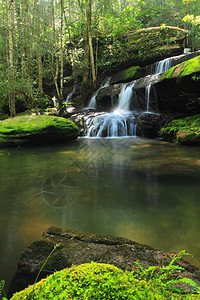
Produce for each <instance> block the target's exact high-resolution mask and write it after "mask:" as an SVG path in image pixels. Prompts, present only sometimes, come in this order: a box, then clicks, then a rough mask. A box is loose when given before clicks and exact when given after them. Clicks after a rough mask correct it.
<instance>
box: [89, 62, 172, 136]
mask: <svg viewBox="0 0 200 300" xmlns="http://www.w3.org/2000/svg"><path fill="white" fill-rule="evenodd" d="M170 68H171V58H167V59H164V60H162V61H159V62H157V63H155V64H154V65H153V66H152V69H151V74H150V75H148V76H146V77H147V78H146V82H147V85H146V87H145V102H146V111H145V112H144V113H148V114H149V113H154V111H153V110H152V107H151V109H150V100H151V96H153V95H154V98H157V97H156V95H155V94H156V91H154V90H153V92H154V93H152V84H153V83H154V82H156V81H157V80H158V79H157V77H158V74H159V73H163V72H165V71H168V70H169V69H170ZM110 79H111V78H108V79H107V80H106V81H105V82H104V83H103V84H102V85H101V87H100V88H99V89H98V91H97V92H96V93H95V94H94V95H93V97H92V98H91V100H90V102H89V105H88V108H96V96H97V95H98V93H99V91H100V90H101V89H103V88H104V87H107V86H109V82H110ZM139 80H140V79H139ZM136 83H137V81H133V82H131V83H128V84H125V85H124V86H123V87H122V89H121V92H120V94H119V103H118V106H117V107H116V108H113V111H112V112H110V113H102V114H98V115H97V116H95V117H94V118H93V120H92V122H91V123H90V126H89V128H88V129H87V132H86V136H87V137H120V136H123V137H125V136H136V131H137V125H136V124H135V117H136V114H135V113H134V112H133V111H131V110H130V102H131V101H132V103H133V102H134V97H135V93H134V86H135V84H136Z"/></svg>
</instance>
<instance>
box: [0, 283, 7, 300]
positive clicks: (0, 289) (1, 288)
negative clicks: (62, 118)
mask: <svg viewBox="0 0 200 300" xmlns="http://www.w3.org/2000/svg"><path fill="white" fill-rule="evenodd" d="M4 286H5V280H1V281H0V298H1V296H2V295H4V296H5V297H2V300H7V298H6V292H5V288H4Z"/></svg>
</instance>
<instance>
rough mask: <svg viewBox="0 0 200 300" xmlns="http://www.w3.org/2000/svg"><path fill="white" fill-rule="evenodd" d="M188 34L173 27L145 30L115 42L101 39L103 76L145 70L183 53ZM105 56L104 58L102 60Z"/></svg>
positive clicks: (100, 67) (128, 34)
mask: <svg viewBox="0 0 200 300" xmlns="http://www.w3.org/2000/svg"><path fill="white" fill-rule="evenodd" d="M186 34H187V31H186V30H184V29H181V28H178V27H173V26H160V27H151V28H143V29H140V30H135V31H133V32H128V33H127V35H123V36H119V37H117V38H116V39H115V40H113V38H112V37H110V38H109V37H107V38H104V39H103V38H102V37H101V38H99V41H100V46H99V57H100V60H99V61H100V63H99V69H100V70H102V71H103V72H105V71H109V72H110V70H112V71H114V70H120V69H124V68H127V67H129V66H133V65H135V66H137V65H139V66H145V65H147V64H151V63H153V62H155V61H158V60H160V59H163V58H166V57H170V56H173V55H179V54H182V53H183V44H184V39H185V37H186ZM102 54H103V56H102Z"/></svg>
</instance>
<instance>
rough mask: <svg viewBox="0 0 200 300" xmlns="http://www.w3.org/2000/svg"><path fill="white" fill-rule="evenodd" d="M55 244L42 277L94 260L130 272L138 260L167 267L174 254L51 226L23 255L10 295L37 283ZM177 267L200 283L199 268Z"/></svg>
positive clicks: (126, 240) (184, 263) (183, 263)
mask: <svg viewBox="0 0 200 300" xmlns="http://www.w3.org/2000/svg"><path fill="white" fill-rule="evenodd" d="M56 244H59V247H58V248H56V250H55V252H54V253H53V255H52V256H51V257H50V258H49V259H48V261H47V263H46V265H45V267H44V268H43V270H42V272H41V276H40V278H44V277H46V276H47V275H49V274H51V273H53V272H54V271H56V270H57V271H59V270H61V269H64V268H66V267H71V266H72V265H80V264H82V263H89V262H91V261H94V262H99V263H109V264H114V265H115V266H117V267H118V268H120V269H122V270H126V269H129V270H130V269H131V268H132V267H134V266H135V261H137V260H138V261H139V262H140V263H141V265H142V266H143V267H145V268H146V267H149V266H151V265H159V266H162V265H167V264H169V262H170V261H171V259H172V257H173V254H170V253H166V252H164V251H161V250H158V249H154V248H152V247H150V246H147V245H143V244H139V243H136V242H134V241H131V240H128V239H125V238H121V237H113V236H107V235H98V234H94V233H91V234H90V233H80V232H76V231H73V230H67V229H62V228H59V227H51V228H49V229H48V230H47V231H46V232H45V233H44V234H43V236H42V238H41V239H40V240H39V241H37V242H34V243H32V244H31V245H30V246H29V247H27V248H26V250H25V251H24V252H23V253H22V255H21V257H20V259H19V263H18V269H17V272H16V274H15V276H14V278H13V281H12V283H11V286H10V295H11V294H12V293H13V292H15V291H19V290H21V289H23V288H25V287H26V286H27V285H29V284H33V283H34V280H35V278H36V276H37V274H38V272H39V270H40V269H41V267H42V265H43V263H44V262H45V260H46V258H47V256H48V255H49V253H50V252H51V251H52V249H53V248H54V246H55V245H56ZM178 265H179V266H181V267H183V268H184V269H185V273H184V276H186V277H189V278H192V279H193V280H195V281H196V282H198V283H199V281H200V270H199V269H198V268H197V267H195V266H192V265H191V264H189V263H187V262H186V261H184V260H180V261H179V262H178Z"/></svg>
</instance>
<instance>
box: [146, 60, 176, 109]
mask: <svg viewBox="0 0 200 300" xmlns="http://www.w3.org/2000/svg"><path fill="white" fill-rule="evenodd" d="M172 59H173V57H168V58H165V59H163V60H161V61H158V62H156V63H155V64H153V66H152V69H151V73H152V74H151V77H150V82H149V84H148V85H147V86H146V88H145V103H146V112H150V109H149V107H150V94H151V86H152V82H153V81H154V78H155V76H156V75H157V74H160V73H163V72H166V71H168V70H169V69H170V68H171V65H172ZM153 69H154V71H153Z"/></svg>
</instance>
